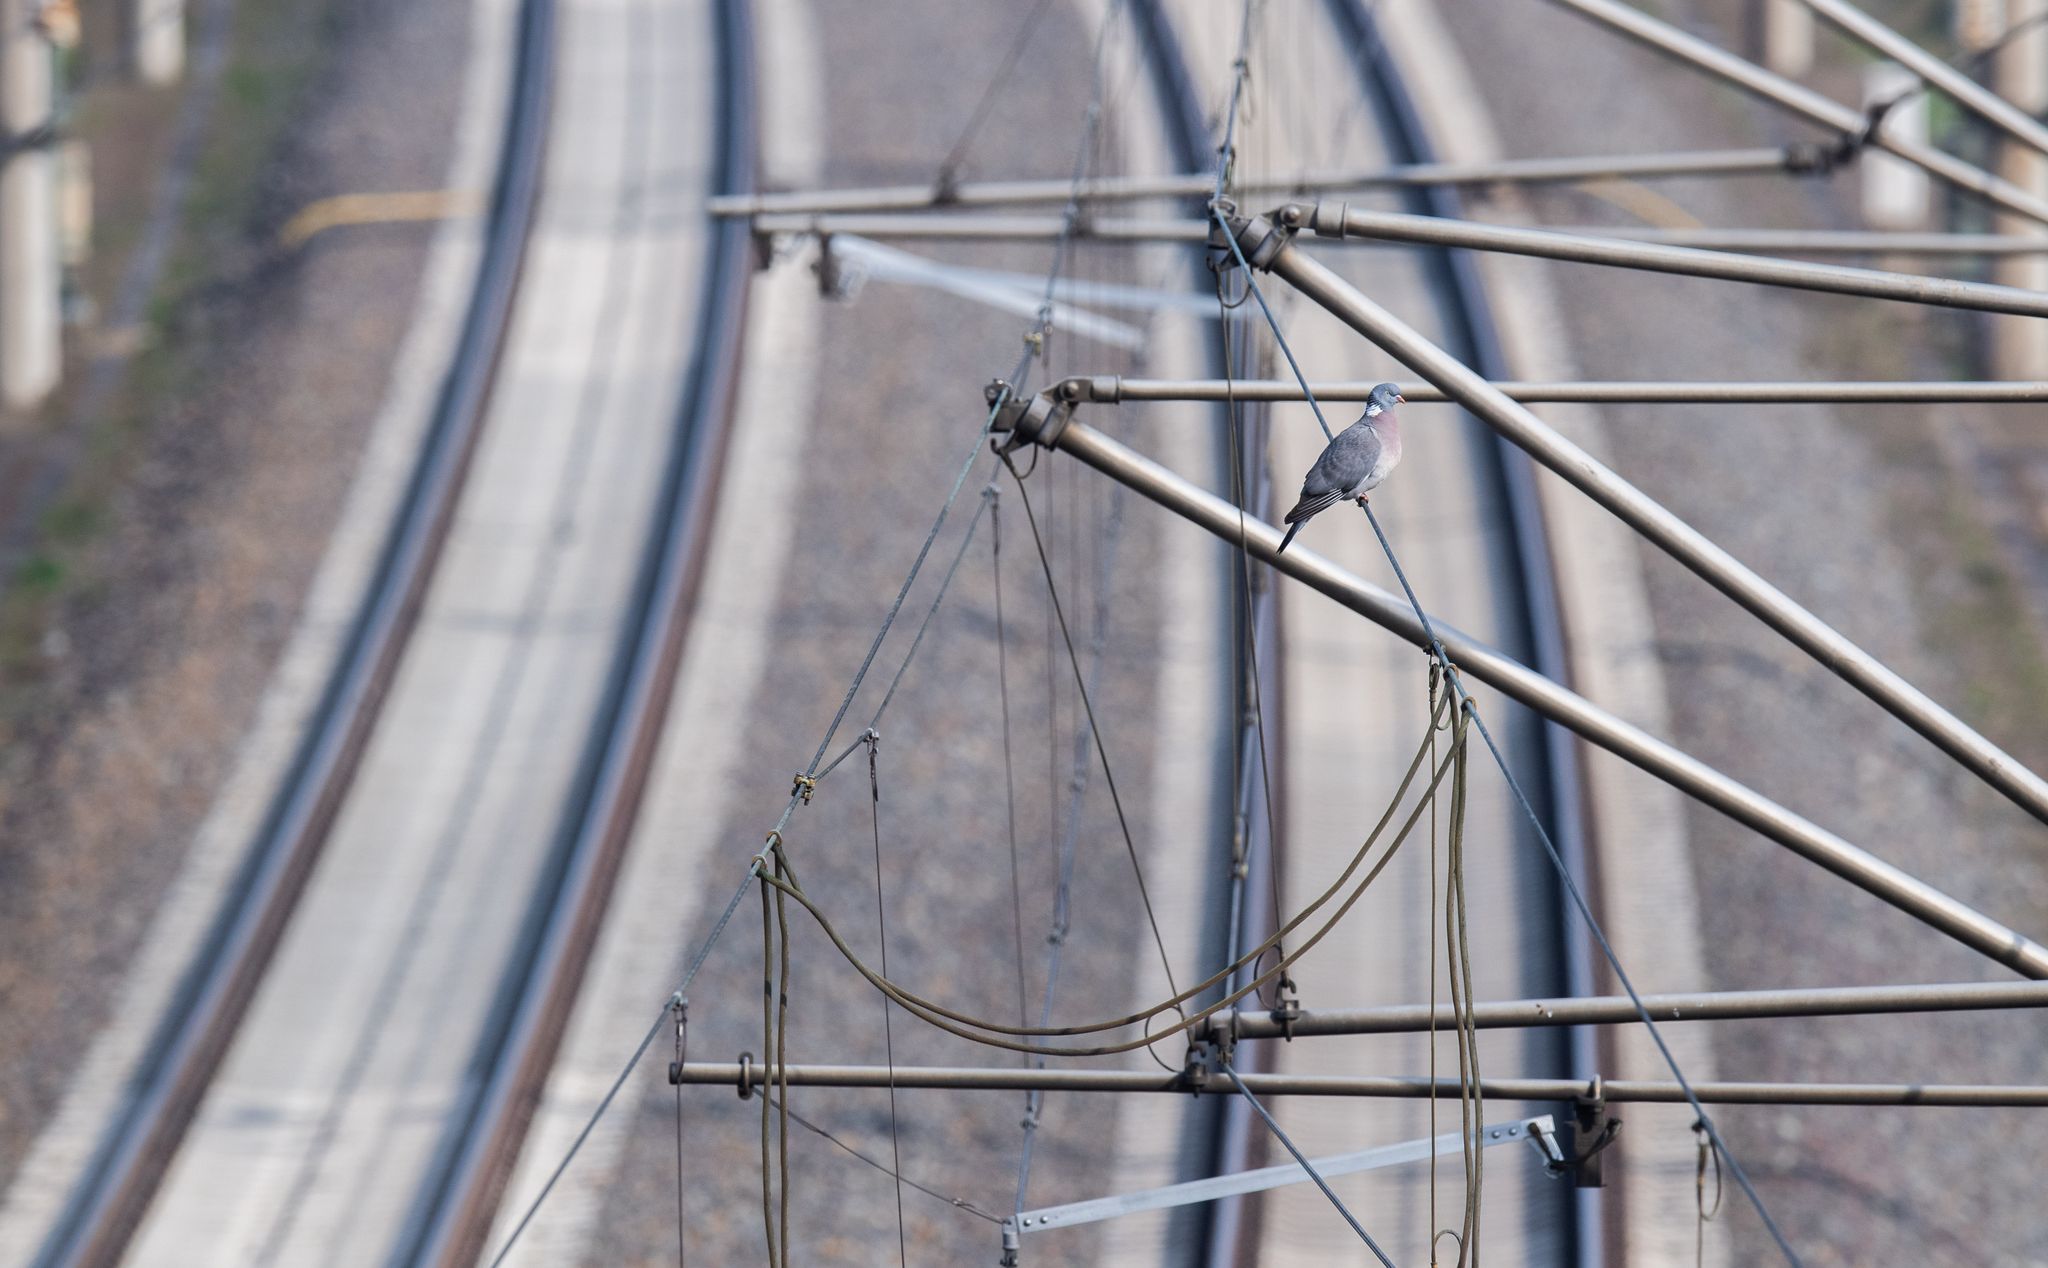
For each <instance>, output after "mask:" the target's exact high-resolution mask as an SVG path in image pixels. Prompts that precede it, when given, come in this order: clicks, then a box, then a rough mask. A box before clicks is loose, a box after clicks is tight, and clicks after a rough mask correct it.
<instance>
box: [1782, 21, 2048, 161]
mask: <svg viewBox="0 0 2048 1268" xmlns="http://www.w3.org/2000/svg"><path fill="white" fill-rule="evenodd" d="M1802 3H1804V4H1805V5H1806V7H1807V8H1809V9H1812V10H1813V11H1814V12H1815V13H1818V14H1820V15H1821V16H1822V17H1824V18H1826V19H1827V20H1828V21H1830V22H1832V23H1834V24H1835V25H1836V26H1838V27H1840V28H1842V30H1844V31H1847V32H1848V33H1849V35H1850V36H1851V37H1853V38H1854V39H1856V40H1857V41H1859V42H1861V43H1863V44H1865V45H1867V46H1869V47H1870V48H1873V49H1876V50H1877V51H1878V52H1880V53H1883V54H1884V55H1885V56H1886V57H1889V58H1891V59H1892V60H1893V61H1895V62H1897V63H1899V64H1900V65H1901V66H1904V67H1905V68H1906V69H1907V70H1910V71H1912V72H1913V73H1914V74H1915V75H1918V76H1919V77H1920V78H1921V79H1923V80H1926V81H1927V82H1928V83H1930V84H1932V85H1934V86H1935V87H1936V88H1939V89H1940V90H1941V91H1942V92H1944V93H1946V94H1948V96H1949V97H1950V98H1951V99H1953V100H1954V101H1955V102H1956V103H1957V104H1959V105H1961V106H1962V107H1963V108H1964V109H1965V110H1968V111H1970V112H1972V113H1973V114H1976V115H1977V116H1978V117H1980V118H1982V119H1984V120H1985V121H1987V122H1989V123H1991V124H1994V125H1996V126H1997V127H1999V128H2002V129H2004V130H2005V131H2006V132H2007V133H2009V134H2011V135H2012V136H2015V137H2017V138H2019V139H2020V140H2021V141H2024V142H2025V143H2026V144H2027V145H2029V146H2031V147H2032V148H2034V149H2036V150H2038V151H2040V152H2041V153H2043V154H2048V128H2044V127H2042V126H2041V121H2040V120H2038V119H2036V118H2034V116H2032V115H2030V114H2028V113H2027V112H2026V111H2024V110H2022V109H2020V108H2019V107H2018V106H2016V105H2014V104H2013V103H2011V102H2010V101H2007V100H2006V99H2005V98H2003V97H2001V96H1999V95H1998V94H1997V93H1995V92H1992V91H1991V90H1990V89H1989V88H1986V87H1984V85H1982V84H1980V83H1978V82H1977V81H1976V80H1974V79H1971V78H1970V77H1969V76H1968V75H1965V74H1964V73H1963V72H1961V71H1959V70H1957V69H1956V68H1955V67H1953V66H1951V65H1949V64H1948V63H1947V62H1944V61H1942V60H1941V59H1940V58H1939V57H1936V56H1935V55H1934V54H1932V53H1930V52H1928V51H1927V50H1926V49H1924V48H1921V47H1920V46H1919V45H1918V44H1916V43H1914V42H1913V41H1912V40H1909V39H1907V38H1906V37H1905V36H1903V35H1901V34H1899V33H1898V32H1897V31H1894V30H1892V29H1891V28H1890V27H1888V26H1886V25H1885V24H1884V23H1882V22H1879V21H1878V20H1877V19H1876V18H1873V17H1871V16H1870V15H1869V14H1867V13H1865V12H1864V11H1863V10H1861V9H1859V8H1857V7H1856V6H1855V5H1853V4H1848V3H1846V2H1845V0H1802Z"/></svg>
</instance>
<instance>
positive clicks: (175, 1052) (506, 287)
mask: <svg viewBox="0 0 2048 1268" xmlns="http://www.w3.org/2000/svg"><path fill="white" fill-rule="evenodd" d="M554 55H555V36H554V3H553V0H522V3H521V5H520V10H519V25H518V45H517V50H516V54H515V62H514V69H513V73H512V96H511V100H510V102H509V103H508V106H507V111H506V122H505V135H504V141H503V146H502V150H501V155H500V159H499V165H498V176H497V184H496V188H495V189H494V190H493V192H492V196H491V204H490V213H489V214H490V220H489V229H488V231H487V238H486V244H485V248H484V253H483V258H482V260H481V261H480V262H479V264H478V266H477V274H476V282H475V289H474V292H473V294H472V297H471V300H470V305H469V309H468V311H467V313H466V314H465V315H464V320H463V325H462V332H461V337H460V342H459V343H458V345H457V351H456V355H455V358H454V361H453V362H452V364H451V365H450V366H449V369H448V373H447V377H446V378H445V380H444V381H443V384H442V387H441V391H440V395H439V398H438V400H437V401H436V405H435V411H434V419H433V422H432V424H431V426H430V429H429V431H428V436H427V443H426V445H425V447H424V449H423V450H422V452H421V454H420V458H419V463H418V465H417V467H416V468H415V470H414V474H413V477H412V479H411V481H410V483H409V485H408V487H407V489H406V493H405V496H404V499H403V501H402V503H401V505H400V508H399V513H398V518H397V521H396V523H395V524H394V525H393V528H392V532H391V536H390V538H389V539H388V541H387V543H386V545H385V547H384V550H383V553H382V556H381V558H380V559H379V561H378V567H377V571H376V575H375V580H374V581H373V582H372V584H371V588H370V591H369V593H368V595H367V596H366V599H365V602H364V604H363V608H362V611H361V613H360V614H359V616H358V617H357V619H356V622H355V625H354V627H353V628H352V629H351V631H350V633H349V638H348V642H347V644H346V647H345V649H344V651H343V652H342V655H341V657H340V658H339V661H338V663H337V665H336V668H335V672H334V674H333V676H332V678H331V679H330V680H329V682H328V685H327V688H326V691H325V693H324V695H323V696H322V698H321V701H320V704H319V707H318V709H317V711H316V712H315V714H314V717H313V720H312V722H311V724H310V726H309V727H308V728H307V733H306V737H305V740H304V742H303V743H302V745H301V747H300V750H299V753H298V755H297V757H296V758H295V760H294V761H293V763H292V766H291V770H290V773H289V774H288V776H287V777H286V781H285V784H284V786H283V788H282V789H281V790H280V791H279V794H278V796H277V798H276V801H275V802H274V804H273V808H272V810H271V811H270V813H269V815H268V816H267V818H266V820H265V822H264V825H263V828H262V832H261V835H260V836H259V837H258V838H257V840H256V841H255V842H254V843H253V845H252V847H251V849H250V851H249V855H248V859H247V862H246V863H244V864H243V866H242V869H241V872H240V874H239V875H238V877H237V878H236V880H235V882H234V885H233V888H232V889H231V890H230V892H229V894H228V896H227V899H226V901H225V903H224V904H223V906H222V909H221V912H220V915H219V916H218V917H217V918H216V919H215V922H214V925H213V928H212V930H211V931H210V933H209V935H208V937H207V940H206V943H205V945H204V947H203V948H202V950H201V952H200V956H199V959H198V960H197V962H195V963H194V964H193V965H192V967H191V968H190V969H189V970H188V971H187V974H186V976H185V980H184V981H183V983H182V984H181V985H180V988H179V991H178V994H177V996H176V997H175V998H173V1000H172V1001H171V1002H170V1004H169V1006H168V1007H167V1008H166V1009H165V1011H164V1021H163V1023H162V1024H161V1025H160V1027H159V1028H158V1030H157V1032H156V1034H155V1035H154V1036H153V1037H152V1038H151V1041H150V1043H149V1045H148V1048H147V1051H148V1053H149V1054H151V1058H150V1064H149V1065H148V1066H147V1067H145V1068H144V1069H141V1070H138V1071H137V1072H136V1074H135V1076H134V1078H133V1081H132V1086H131V1089H130V1091H129V1093H128V1097H127V1102H126V1104H125V1105H124V1106H123V1107H122V1109H121V1111H120V1112H119V1113H118V1115H117V1116H116V1119H115V1129H114V1131H113V1132H112V1133H111V1134H110V1135H109V1136H108V1137H107V1139H106V1140H105V1141H104V1142H103V1144H102V1145H101V1146H100V1148H99V1151H98V1153H97V1155H96V1156H95V1158H94V1160H93V1162H92V1165H91V1169H90V1171H89V1172H88V1174H87V1177H86V1179H85V1181H84V1183H83V1184H81V1185H80V1186H79V1187H78V1189H77V1190H76V1192H75V1194H74V1197H73V1199H72V1201H71V1204H70V1206H69V1208H68V1209H67V1210H66V1211H65V1213H64V1216H63V1218H62V1221H61V1223H60V1224H59V1225H58V1226H57V1228H56V1229H55V1230H54V1231H53V1234H52V1236H51V1237H50V1239H49V1241H48V1242H47V1243H46V1244H45V1246H44V1248H43V1250H42V1252H41V1253H40V1254H39V1255H38V1257H37V1259H36V1261H35V1262H36V1264H37V1268H58V1266H59V1265H94V1264H111V1263H114V1262H117V1261H118V1260H119V1258H120V1256H121V1253H122V1250H123V1248H124V1247H125V1245H126V1243H127V1240H128V1237H129V1236H130V1235H131V1234H132V1233H133V1232H134V1229H135V1226H136V1224H137V1223H138V1222H139V1221H140V1220H141V1218H142V1215H143V1212H144V1210H145V1209H146V1208H147V1206H148V1205H149V1202H150V1199H151V1198H152V1196H153V1195H154V1194H155V1192H156V1187H157V1184H158V1182H159V1181H160V1180H161V1179H162V1177H163V1173H164V1170H165V1168H166V1167H168V1166H169V1164H170V1160H171V1157H172V1155H173V1154H174V1153H175V1152H176V1150H177V1147H178V1142H179V1140H180V1138H181V1137H182V1136H183V1134H184V1132H185V1128H186V1127H187V1125H188V1124H190V1122H191V1120H192V1116H193V1114H194V1113H195V1112H196V1111H197V1109H198V1106H199V1102H200V1099H201V1097H202V1096H203V1095H204V1094H205V1091H206V1088H207V1085H208V1083H209V1082H210V1080H211V1078H212V1075H213V1072H214V1070H215V1069H216V1068H217V1067H218V1065H219V1064H220V1061H221V1058H222V1056H223V1054H224V1053H225V1052H226V1051H227V1048H228V1044H229V1042H230V1041H231V1040H232V1038H233V1037H234V1033H235V1030H236V1027H237V1026H238V1025H239V1024H240V1022H241V1020H242V1017H243V1015H244V1014H245V1013H246V1012H247V1010H248V1007H249V1002H250V1000H251V999H252V998H253V997H254V995H255V993H256V988H257V984H258V983H259V981H260V980H261V978H262V975H263V971H264V969H265V967H266V966H267V965H268V964H269V963H270V960H271V957H272V953H273V952H274V951H275V950H276V949H277V945H278V942H279V939H280V938H281V937H282V936H283V933H284V929H285V925H286V923H287V922H288V921H289V920H290V918H291V914H292V909H293V907H294V906H295V905H296V904H297V902H298V899H299V895H300V894H301V893H302V892H303V891H304V889H305V885H306V880H307V877H308V876H309V875H311V873H312V871H313V868H314V865H315V864H316V863H317V862H318V860H319V857H320V853H321V849H322V847H323V846H324V845H325V844H326V841H327V835H328V830H329V829H330V828H331V827H332V826H333V823H334V818H335V815H336V813H337V812H338V810H339V809H340V806H341V802H342V798H343V796H344V795H345V794H346V792H347V790H348V787H349V784H350V781H351V780H352V778H353V777H354V775H355V772H356V768H357V765H358V763H359V760H360V759H361V757H362V754H363V750H364V747H365V746H366V744H367V743H368V740H369V736H370V732H371V729H372V728H373V727H374V726H375V725H376V721H377V717H378V714H379V708H380V706H381V705H382V703H383V701H384V698H385V694H386V692H387V690H388V689H389V687H390V685H391V682H392V679H393V677H394V676H395V675H396V673H397V670H398V664H399V660H400V658H401V657H402V656H403V654H404V651H405V647H406V641H407V638H408V636H409V635H410V634H411V632H412V629H413V625H414V621H415V619H416V618H417V616H418V614H419V610H420V604H421V601H422V598H423V596H424V595H425V593H426V589H427V582H428V580H429V578H431V576H432V575H433V571H434V565H435V563H436V562H437V561H438V560H439V558H440V556H441V547H442V545H443V543H444V542H445V541H446V540H447V537H448V529H449V525H450V523H451V522H452V520H453V517H454V513H455V504H456V500H457V498H458V496H459V495H460V493H461V491H462V488H463V483H464V479H465V477H466V476H467V474H468V471H469V466H470V458H471V456H472V455H473V454H474V453H475V451H476V447H477V439H478V436H479V433H480V432H481V431H482V429H483V422H484V414H485V406H486V404H487V402H488V399H489V394H490V382H491V376H492V373H493V370H494V369H495V367H496V365H497V362H498V358H499V354H500V352H501V350H502V349H503V347H504V343H505V338H506V331H507V329H508V327H509V325H510V322H511V315H512V305H513V300H514V298H515V297H516V295H517V294H518V290H519V280H520V273H521V266H522V264H523V262H524V259H525V254H526V244H527V237H528V233H529V230H530V229H531V228H532V225H533V220H534V214H535V209H536V206H537V204H538V201H539V194H540V177H541V164H542V159H543V156H544V154H545V152H546V145H547V112H548V104H549V88H550V85H551V83H552V79H553V68H554Z"/></svg>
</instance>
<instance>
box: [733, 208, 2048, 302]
mask: <svg viewBox="0 0 2048 1268" xmlns="http://www.w3.org/2000/svg"><path fill="white" fill-rule="evenodd" d="M1326 205H1327V204H1326ZM1357 214H1360V215H1364V214H1368V213H1362V212H1361V213H1357ZM1383 214H1385V215H1388V216H1392V217H1394V218H1393V219H1391V220H1388V221H1386V222H1384V223H1385V224H1386V225H1387V226H1391V227H1392V228H1390V229H1389V230H1388V231H1385V232H1360V233H1356V234H1352V235H1350V236H1348V237H1340V236H1338V235H1335V234H1331V235H1329V240H1330V241H1332V242H1341V243H1343V244H1345V245H1349V246H1354V247H1373V246H1383V247H1394V246H1401V245H1406V244H1422V245H1451V246H1471V247H1475V248H1477V249H1479V250H1491V251H1511V252H1516V253H1518V254H1522V255H1542V256H1548V257H1550V258H1553V259H1569V260H1581V261H1582V262H1585V263H1591V264H1611V265H1618V266H1620V267H1624V268H1637V269H1646V270H1649V271H1651V272H1661V273H1689V274H1693V275H1695V276H1699V277H1719V278H1729V279H1733V280H1736V281H1745V282H1757V283H1761V284H1764V285H1769V286H1790V287H1795V288H1799V289H1804V290H1825V291H1837V292H1841V293H1844V294H1850V295H1873V296H1877V297H1879V298H1883V299H1899V300H1908V301H1911V302H1914V303H1922V304H1941V305H1946V306H1948V307H1957V308H1988V309H1991V310H1992V311H1996V312H2025V313H2029V314H2034V313H2036V309H2040V310H2041V311H2048V300H2043V299H2042V298H2041V297H2040V296H2039V295H2038V294H2037V293H2036V292H2033V291H2022V290H2016V289H2014V288H2011V287H2003V286H1991V285H1987V284H1985V283H1982V282H1957V281H1950V280H1948V279H1945V278H1929V277H1921V276H1918V275H1916V274H1910V273H1885V272H1880V271H1877V270H1872V269H1853V268H1845V267H1843V266H1841V265H1831V264H1798V263H1794V262H1791V261H1784V260H1776V259H1764V258H1759V259H1757V261H1756V265H1755V266H1751V265H1748V264H1732V263H1729V260H1730V259H1731V258H1736V259H1739V258H1740V257H1739V256H1737V255H1736V253H1737V252H1742V251H1750V252H1762V253H1765V254H1766V255H1769V254H1771V253H1781V254H1786V255H1873V254H1894V255H2040V254H2048V236H2041V237H2032V236H2028V235H2023V234H1995V233H1975V234H1945V233H1835V232H1823V231H1812V232H1798V231H1790V232H1788V231H1780V230H1776V229H1638V228H1616V229H1600V230H1597V231H1591V230H1573V229H1548V230H1515V229H1505V228H1501V229H1498V232H1499V233H1502V234H1513V233H1541V234H1544V235H1546V236H1545V237H1544V238H1543V239H1542V240H1541V243H1542V244H1543V245H1546V246H1548V247H1550V249H1530V248H1517V247H1514V246H1505V245H1500V244H1499V242H1497V241H1479V240H1476V239H1475V240H1474V241H1470V242H1458V241H1448V240H1445V239H1442V238H1440V237H1439V236H1437V235H1434V234H1429V233H1427V227H1428V226H1431V225H1436V226H1448V227H1450V228H1446V229H1444V230H1443V232H1444V233H1452V232H1455V228H1456V227H1462V226H1467V225H1471V226H1473V227H1475V228H1478V229H1495V228H1496V227H1495V226H1484V225H1477V224H1476V222H1472V221H1457V220H1442V219H1439V218H1436V217H1431V216H1403V215H1397V214H1396V213H1392V212H1388V213H1383ZM1407 222H1414V225H1413V227H1412V228H1409V229H1408V230H1407V231H1397V230H1399V229H1400V228H1401V227H1403V226H1405V225H1406V224H1407ZM754 229H755V231H756V232H759V233H811V234H834V233H844V234H849V235H853V236H857V237H862V238H874V239H876V240H878V241H879V240H885V239H894V240H898V241H903V240H919V241H942V242H944V241H950V242H1050V241H1052V240H1054V239H1056V238H1060V237H1064V236H1072V237H1075V238H1080V239H1084V240H1089V241H1098V242H1202V241H1206V240H1207V239H1208V235H1209V222H1208V221H1206V220H1195V219H1172V218H1146V217H1107V216H1104V217H1084V218H1082V219H1081V220H1080V221H1079V222H1077V223H1076V224H1075V226H1074V228H1073V229H1072V231H1071V235H1070V233H1069V230H1068V228H1067V222H1066V218H1065V217H1064V216H992V215H985V214H974V213H965V212H927V213H924V214H916V213H908V212H897V213H891V212H873V213H860V212H822V213H808V212H807V213H786V212H777V213H764V214H761V215H758V216H756V217H755V219H754ZM1531 241H1532V242H1533V241H1538V240H1535V239H1532V240H1531ZM1572 242H1582V243H1589V244H1592V248H1593V249H1597V250H1599V251H1600V253H1601V254H1600V255H1599V256H1598V257H1595V256H1591V255H1588V254H1585V253H1584V251H1576V250H1573V249H1571V248H1569V247H1566V246H1560V245H1559V244H1567V243H1572ZM1637 244H1640V245H1641V246H1642V247H1644V248H1660V247H1661V248H1666V249H1668V250H1670V251H1672V252H1675V253H1678V254H1673V255H1669V256H1665V257H1655V256H1652V255H1643V256H1642V257H1641V258H1640V259H1633V258H1629V257H1628V251H1629V248H1631V247H1633V246H1636V245H1637ZM1659 258H1662V259H1663V260H1664V261H1666V262H1664V263H1658V262H1655V261H1656V260H1657V259H1659ZM1671 261H1677V262H1678V263H1671ZM1816 279H1818V280H1816ZM1951 296H1962V297H1963V298H1954V297H1951ZM1971 297H1976V300H1975V302H1972V301H1971ZM2018 297H2024V298H2018ZM2014 303H2018V304H2020V305H2021V306H2020V307H2017V308H2015V307H2010V306H2009V305H2012V304H2014ZM2030 304H2031V305H2032V306H2028V305H2030Z"/></svg>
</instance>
